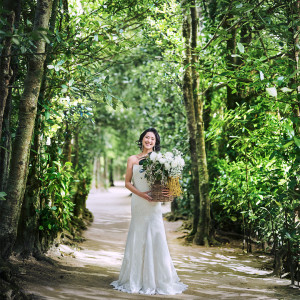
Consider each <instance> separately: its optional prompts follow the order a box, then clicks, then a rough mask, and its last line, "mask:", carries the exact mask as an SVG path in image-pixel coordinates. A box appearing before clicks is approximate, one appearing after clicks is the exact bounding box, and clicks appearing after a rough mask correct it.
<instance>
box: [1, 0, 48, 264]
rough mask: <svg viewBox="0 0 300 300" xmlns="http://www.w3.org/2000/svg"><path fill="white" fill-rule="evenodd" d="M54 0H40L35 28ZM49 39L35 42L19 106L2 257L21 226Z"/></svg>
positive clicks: (45, 17)
mask: <svg viewBox="0 0 300 300" xmlns="http://www.w3.org/2000/svg"><path fill="white" fill-rule="evenodd" d="M51 6H52V0H38V1H37V7H36V12H35V20H34V26H33V31H34V32H35V33H36V32H38V30H41V28H43V29H45V30H47V29H48V25H49V19H50V14H51ZM44 52H45V41H44V40H43V39H42V37H41V36H40V37H39V39H38V40H37V41H36V42H35V48H34V53H33V54H32V55H31V56H30V57H29V59H28V72H27V76H26V79H25V83H24V92H23V95H22V98H21V101H20V106H19V124H18V128H17V133H16V139H15V142H14V145H13V152H12V159H11V161H12V162H11V168H10V173H9V178H8V186H7V190H6V192H7V197H6V201H2V202H3V203H1V204H0V205H1V216H0V217H1V218H0V245H1V248H0V254H1V257H2V258H7V257H9V256H10V255H11V251H12V248H13V245H14V243H15V240H16V236H17V226H18V220H19V215H20V210H21V205H22V198H23V195H24V187H25V183H26V179H27V167H28V158H29V150H30V144H31V139H32V133H33V129H34V122H35V117H36V111H37V100H38V96H39V91H40V86H41V81H42V76H43V67H44V60H45V55H42V54H41V53H44ZM35 53H38V55H36V54H35Z"/></svg>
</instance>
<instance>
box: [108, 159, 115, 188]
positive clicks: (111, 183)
mask: <svg viewBox="0 0 300 300" xmlns="http://www.w3.org/2000/svg"><path fill="white" fill-rule="evenodd" d="M109 186H115V184H114V160H113V159H112V158H111V159H110V160H109Z"/></svg>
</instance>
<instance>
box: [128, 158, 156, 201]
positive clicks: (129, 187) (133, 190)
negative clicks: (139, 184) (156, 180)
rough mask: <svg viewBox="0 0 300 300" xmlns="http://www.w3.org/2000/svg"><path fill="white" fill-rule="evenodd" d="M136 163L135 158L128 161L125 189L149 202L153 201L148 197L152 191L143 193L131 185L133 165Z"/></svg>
mask: <svg viewBox="0 0 300 300" xmlns="http://www.w3.org/2000/svg"><path fill="white" fill-rule="evenodd" d="M135 163H136V158H135V157H134V156H130V157H129V158H128V161H127V169H126V175H125V187H126V188H127V189H128V190H129V191H131V192H132V193H134V194H136V195H137V196H139V197H141V198H144V199H146V200H148V201H151V200H152V198H151V197H150V196H149V195H148V193H149V192H150V191H147V192H141V191H139V190H138V189H137V188H136V187H135V186H134V185H133V184H132V183H131V179H132V169H133V165H134V164H135Z"/></svg>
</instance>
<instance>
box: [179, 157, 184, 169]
mask: <svg viewBox="0 0 300 300" xmlns="http://www.w3.org/2000/svg"><path fill="white" fill-rule="evenodd" d="M184 165H185V162H184V159H183V158H180V166H181V167H183V166H184Z"/></svg>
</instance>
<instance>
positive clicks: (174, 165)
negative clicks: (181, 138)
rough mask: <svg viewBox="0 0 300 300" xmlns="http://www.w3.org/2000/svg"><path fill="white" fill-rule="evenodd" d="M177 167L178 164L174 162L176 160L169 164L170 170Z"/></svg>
mask: <svg viewBox="0 0 300 300" xmlns="http://www.w3.org/2000/svg"><path fill="white" fill-rule="evenodd" d="M177 165H178V164H177V161H176V160H173V161H172V163H171V167H172V168H176V167H177Z"/></svg>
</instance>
